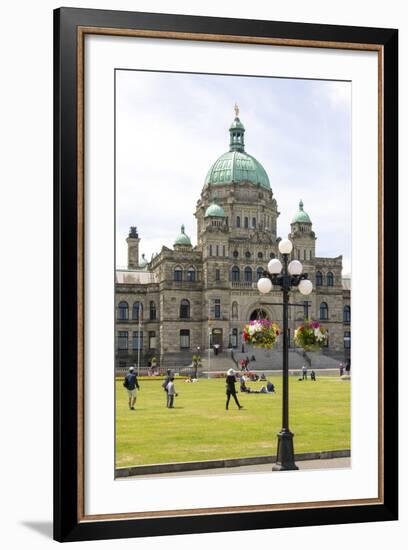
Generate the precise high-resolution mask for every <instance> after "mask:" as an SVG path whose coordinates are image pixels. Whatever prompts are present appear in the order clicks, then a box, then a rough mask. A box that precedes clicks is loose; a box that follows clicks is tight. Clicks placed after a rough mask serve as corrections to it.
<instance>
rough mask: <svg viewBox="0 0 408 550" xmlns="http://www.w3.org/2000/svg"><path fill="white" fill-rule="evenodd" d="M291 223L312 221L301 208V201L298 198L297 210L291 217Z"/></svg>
mask: <svg viewBox="0 0 408 550" xmlns="http://www.w3.org/2000/svg"><path fill="white" fill-rule="evenodd" d="M291 223H312V220H311V219H310V218H309V214H308V213H307V212H305V211H304V210H303V201H302V199H300V202H299V210H298V212H296V214H295V215H294V216H293V218H292V222H291Z"/></svg>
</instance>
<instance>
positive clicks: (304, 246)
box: [288, 199, 316, 262]
mask: <svg viewBox="0 0 408 550" xmlns="http://www.w3.org/2000/svg"><path fill="white" fill-rule="evenodd" d="M290 228H291V232H290V233H289V235H288V237H289V239H290V240H291V241H292V243H293V253H292V254H293V258H294V259H295V260H300V261H301V262H306V261H310V260H312V259H313V258H314V257H315V255H316V254H315V248H316V246H315V241H316V235H315V233H314V231H313V229H312V220H311V219H310V217H309V214H308V213H307V212H305V211H304V209H303V201H302V199H301V200H300V202H299V210H298V211H297V212H296V214H295V215H294V216H293V218H292V222H291V224H290Z"/></svg>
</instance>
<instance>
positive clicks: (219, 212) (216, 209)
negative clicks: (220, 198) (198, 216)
mask: <svg viewBox="0 0 408 550" xmlns="http://www.w3.org/2000/svg"><path fill="white" fill-rule="evenodd" d="M208 216H216V217H218V218H225V212H224V209H223V207H222V206H220V205H219V204H217V203H215V202H213V203H212V204H210V206H209V207H208V208H207V210H206V211H205V214H204V218H207V217H208Z"/></svg>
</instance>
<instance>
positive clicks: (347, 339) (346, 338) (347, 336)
mask: <svg viewBox="0 0 408 550" xmlns="http://www.w3.org/2000/svg"><path fill="white" fill-rule="evenodd" d="M350 348H351V332H345V333H344V349H350Z"/></svg>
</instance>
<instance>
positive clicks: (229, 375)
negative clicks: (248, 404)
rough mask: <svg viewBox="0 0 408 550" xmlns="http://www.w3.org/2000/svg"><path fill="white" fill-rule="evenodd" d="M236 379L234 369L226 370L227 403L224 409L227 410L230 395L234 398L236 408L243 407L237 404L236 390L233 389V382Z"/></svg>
mask: <svg viewBox="0 0 408 550" xmlns="http://www.w3.org/2000/svg"><path fill="white" fill-rule="evenodd" d="M236 381H237V379H236V377H235V371H234V369H229V370H228V371H227V379H226V383H227V386H226V394H227V403H226V405H225V409H226V410H228V405H229V402H230V399H231V395H232V397H233V398H234V401H235V403H236V404H237V407H238V409H243V407H242V406H241V405H240V404H239V401H238V399H237V392H236V389H235V383H236Z"/></svg>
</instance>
